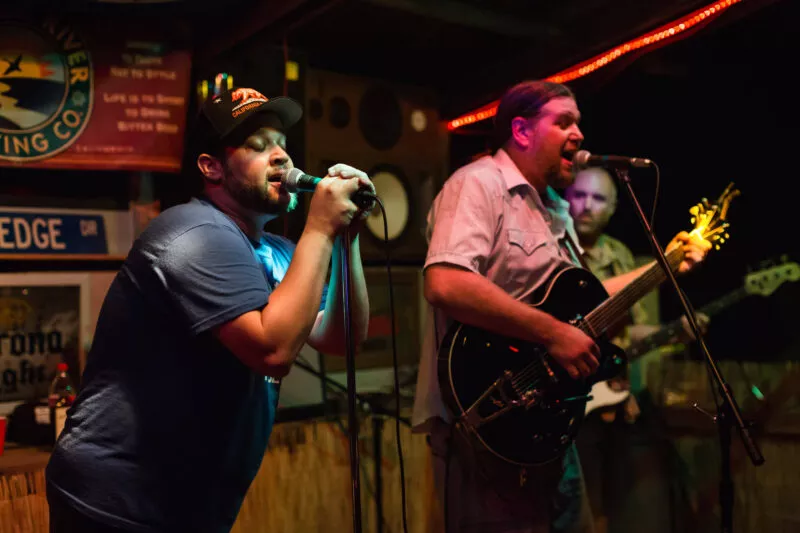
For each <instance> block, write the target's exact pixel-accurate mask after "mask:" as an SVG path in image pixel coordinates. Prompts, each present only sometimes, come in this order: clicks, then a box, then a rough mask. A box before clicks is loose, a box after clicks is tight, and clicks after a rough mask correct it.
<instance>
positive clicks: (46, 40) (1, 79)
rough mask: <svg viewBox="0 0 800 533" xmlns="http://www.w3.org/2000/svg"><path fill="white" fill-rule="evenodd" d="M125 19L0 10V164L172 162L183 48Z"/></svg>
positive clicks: (182, 102)
mask: <svg viewBox="0 0 800 533" xmlns="http://www.w3.org/2000/svg"><path fill="white" fill-rule="evenodd" d="M120 27H122V28H126V29H125V30H122V31H120V30H119V29H118V28H120ZM130 27H131V25H127V24H126V25H122V26H117V25H113V24H102V23H98V22H97V21H95V22H94V23H92V22H91V21H79V22H75V21H64V20H58V19H48V20H44V21H29V20H24V21H23V20H3V19H0V165H5V166H30V167H46V168H86V169H130V170H151V171H161V172H177V171H179V170H180V165H181V153H182V151H183V135H184V129H185V118H186V105H187V102H188V97H189V85H190V57H189V52H188V51H187V50H185V49H182V47H181V45H180V44H178V43H174V42H170V38H169V37H166V38H165V37H164V36H160V35H157V34H154V33H155V32H153V31H152V30H148V29H147V28H145V29H142V30H138V32H139V34H135V31H133V30H127V28H130Z"/></svg>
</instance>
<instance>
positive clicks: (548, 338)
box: [413, 81, 711, 533]
mask: <svg viewBox="0 0 800 533" xmlns="http://www.w3.org/2000/svg"><path fill="white" fill-rule="evenodd" d="M579 121H580V112H579V111H578V106H577V103H576V101H575V97H574V95H573V93H572V92H571V90H570V89H569V88H567V87H565V86H563V85H559V84H554V83H549V82H542V81H525V82H522V83H520V84H517V85H515V86H513V87H511V88H510V89H508V90H507V91H506V93H505V94H504V95H503V97H502V98H501V101H500V103H499V106H498V109H497V114H496V116H495V122H494V134H495V147H496V148H497V150H496V151H495V152H494V154H493V155H491V156H485V157H482V158H480V159H478V160H477V161H474V162H472V163H470V164H468V165H466V166H464V167H462V168H460V169H458V170H457V171H456V172H455V173H454V174H453V175H452V176H451V177H450V178H449V179H448V180H447V182H446V183H445V185H444V187H443V188H442V190H441V191H440V193H439V194H438V195H437V197H436V199H435V201H434V204H433V207H432V209H431V211H430V213H429V214H428V235H429V247H428V255H427V258H426V262H425V266H424V275H425V282H424V289H425V298H426V300H427V301H428V303H429V304H430V305H431V308H429V312H428V315H427V325H426V333H425V341H424V344H423V352H422V356H421V362H420V367H419V375H418V380H417V390H416V398H415V405H414V416H413V425H414V430H415V431H417V432H424V433H427V434H428V435H429V439H430V443H431V452H432V455H433V461H432V463H433V470H434V479H435V483H436V487H437V491H438V497H439V500H440V503H441V506H442V507H443V508H444V509H445V513H444V517H445V518H444V521H445V528H446V530H447V531H448V533H453V532H457V531H459V532H460V531H464V532H466V531H470V532H487V533H488V532H491V533H500V532H504V533H511V532H514V533H521V532H530V533H534V532H535V533H544V532H548V533H549V532H591V531H593V523H592V519H591V514H590V511H589V505H588V501H587V499H586V497H585V494H584V492H585V491H584V489H583V476H582V474H581V468H580V464H579V461H578V454H577V451H576V449H575V446H569V447H568V449H567V452H566V453H565V454H564V455H563V457H561V458H560V459H558V460H554V461H550V462H548V463H545V464H543V465H540V466H536V467H529V468H520V467H519V466H518V465H514V464H512V463H510V462H507V461H502V460H499V459H498V458H497V457H496V456H493V455H491V453H488V452H487V451H486V450H484V449H481V448H478V447H475V446H473V445H471V444H468V441H467V440H466V439H465V438H464V437H463V436H462V434H461V432H460V431H454V430H453V427H454V425H453V422H454V421H453V417H452V414H451V412H449V411H448V408H447V407H446V406H445V403H444V401H443V398H442V391H441V389H440V388H439V383H438V381H437V376H438V374H437V350H438V345H439V343H440V342H441V336H442V335H443V334H444V333H445V331H446V329H447V327H448V323H449V322H450V321H452V320H456V321H459V322H462V323H466V324H470V325H475V326H480V327H482V328H485V329H487V330H491V331H494V332H496V333H500V334H503V335H507V336H510V337H516V338H518V339H522V340H525V341H530V342H534V343H539V344H541V345H543V346H544V347H546V349H547V351H548V353H549V355H550V356H551V357H552V358H553V359H554V360H555V361H556V362H557V363H558V364H559V365H561V366H562V367H564V369H565V370H566V371H567V372H568V373H569V374H570V375H571V376H572V377H573V378H579V377H580V376H588V375H590V374H591V373H593V372H595V371H596V369H597V367H598V361H597V357H598V356H599V353H600V352H599V348H598V345H597V344H596V343H595V342H594V340H593V339H592V338H591V337H589V336H588V335H587V334H585V333H583V332H582V331H581V330H580V329H579V328H577V327H574V326H572V325H570V324H567V323H566V322H561V321H559V320H558V319H556V318H555V317H553V316H552V315H549V314H547V313H546V312H544V311H542V310H539V309H536V308H535V307H532V306H530V305H527V304H526V303H524V302H525V301H526V299H527V298H529V297H531V295H532V294H533V293H534V292H536V291H537V289H540V288H542V287H543V286H544V285H545V284H546V283H547V281H548V280H549V279H550V277H551V276H552V274H553V273H554V272H555V271H557V270H559V269H561V268H564V267H572V266H576V265H579V264H580V261H579V256H578V254H579V253H580V249H579V247H578V246H577V243H576V241H577V237H576V236H575V234H574V229H573V222H572V219H571V217H570V216H569V212H568V203H567V202H566V201H565V200H563V199H562V198H561V197H560V196H559V195H558V193H557V192H556V191H555V189H563V188H565V187H567V186H569V185H570V184H571V183H572V180H573V177H574V176H573V163H572V157H573V155H574V154H575V152H577V151H578V149H579V148H580V145H581V142H582V141H583V134H582V133H581V130H580V128H579V127H578V122H579ZM679 246H683V249H684V252H685V253H684V258H683V261H682V262H681V263H680V265H679V267H678V272H680V273H684V272H687V271H689V270H690V269H691V268H693V267H694V266H695V265H696V264H697V263H699V262H700V261H702V260H703V259H704V258H705V256H706V254H707V252H708V250H709V249H710V247H711V245H710V243H708V242H707V241H705V240H703V239H701V238H699V237H692V236H690V235H689V234H688V233H686V232H681V233H679V234H678V235H677V236H676V237H675V238H674V239H673V240H672V242H671V243H670V244H669V245H668V246H667V249H668V250H672V249H675V248H677V247H679ZM644 270H645V267H642V268H640V269H636V270H635V271H633V272H630V273H626V274H622V275H621V276H617V277H614V278H610V279H608V280H606V281H605V282H604V286H605V288H606V290H607V291H608V292H609V293H611V294H613V293H615V292H617V291H619V290H620V289H622V288H623V287H624V286H625V285H627V284H628V283H629V282H630V281H632V280H633V279H635V278H636V277H637V276H638V275H639V274H640V273H641V272H643V271H644ZM475 364H476V365H477V364H478V363H477V362H476V363H475Z"/></svg>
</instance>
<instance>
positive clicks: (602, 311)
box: [585, 247, 684, 336]
mask: <svg viewBox="0 0 800 533" xmlns="http://www.w3.org/2000/svg"><path fill="white" fill-rule="evenodd" d="M683 255H684V253H683V249H682V248H681V247H678V248H676V249H674V250H672V251H671V252H670V253H669V254H667V263H668V264H669V267H670V269H672V270H673V271H675V270H676V269H677V268H678V265H680V264H681V261H682V260H683ZM665 279H667V275H666V274H665V273H664V271H663V270H662V269H661V265H659V264H658V263H657V262H656V263H654V264H652V265H651V266H650V268H648V269H647V270H645V271H644V272H643V273H642V274H641V275H639V276H638V277H637V278H636V279H635V280H633V281H632V282H630V283H629V284H628V285H626V286H625V287H624V288H623V289H621V290H620V291H619V292H617V293H616V294H615V295H614V296H612V297H611V298H609V299H607V300H606V301H605V302H603V303H602V304H600V305H599V306H597V307H596V308H595V309H594V310H592V311H591V312H590V313H589V314H587V315H586V317H585V321H586V323H587V324H588V326H589V328H590V331H591V332H592V333H593V334H594V335H595V336H600V335H601V334H603V333H605V332H606V331H607V330H608V329H609V328H610V327H611V326H613V325H614V324H616V323H617V322H618V321H619V320H620V318H622V317H623V316H624V315H625V313H627V312H628V310H629V309H630V308H631V307H632V306H633V304H635V303H636V302H638V301H639V300H641V299H642V297H644V295H646V294H647V293H648V292H650V291H651V290H653V289H654V288H656V287H658V285H659V284H661V283H662V282H663V281H664V280H665Z"/></svg>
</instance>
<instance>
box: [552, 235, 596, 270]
mask: <svg viewBox="0 0 800 533" xmlns="http://www.w3.org/2000/svg"><path fill="white" fill-rule="evenodd" d="M559 244H560V245H561V247H562V248H563V249H564V250H566V252H567V253H568V254H569V255H570V257H571V258H572V262H573V263H578V264H579V265H580V266H582V267H583V268H585V269H586V270H589V265H587V264H586V261H585V260H584V259H583V254H581V253H580V252H579V250H580V247H579V246H578V245H577V244H576V243H575V240H574V239H573V238H572V235H570V234H569V231H566V230H564V237H562V238H561V239H559Z"/></svg>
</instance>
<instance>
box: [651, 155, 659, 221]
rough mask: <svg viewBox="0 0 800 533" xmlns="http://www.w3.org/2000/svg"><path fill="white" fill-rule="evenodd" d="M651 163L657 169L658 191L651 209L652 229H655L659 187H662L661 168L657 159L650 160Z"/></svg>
mask: <svg viewBox="0 0 800 533" xmlns="http://www.w3.org/2000/svg"><path fill="white" fill-rule="evenodd" d="M650 164H651V165H652V166H653V167H654V168H655V169H656V192H655V194H654V195H653V208H652V210H651V211H650V229H651V230H652V231H655V229H654V228H655V225H656V206H658V189H659V188H660V187H661V170H659V168H658V165H656V162H655V161H650Z"/></svg>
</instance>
